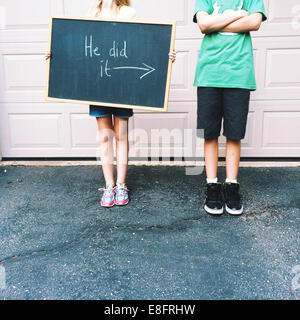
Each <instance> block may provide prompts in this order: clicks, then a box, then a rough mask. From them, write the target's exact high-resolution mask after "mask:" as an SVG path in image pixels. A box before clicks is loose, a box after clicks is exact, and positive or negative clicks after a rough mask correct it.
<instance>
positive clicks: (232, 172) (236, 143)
mask: <svg viewBox="0 0 300 320" xmlns="http://www.w3.org/2000/svg"><path fill="white" fill-rule="evenodd" d="M240 155H241V141H240V140H230V139H227V143H226V177H227V179H228V180H230V181H234V180H237V178H238V172H239V165H240Z"/></svg>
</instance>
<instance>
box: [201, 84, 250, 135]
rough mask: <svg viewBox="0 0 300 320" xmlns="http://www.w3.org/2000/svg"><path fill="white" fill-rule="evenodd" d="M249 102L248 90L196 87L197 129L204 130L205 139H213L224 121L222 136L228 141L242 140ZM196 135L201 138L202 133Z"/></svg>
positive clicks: (218, 133)
mask: <svg viewBox="0 0 300 320" xmlns="http://www.w3.org/2000/svg"><path fill="white" fill-rule="evenodd" d="M249 100H250V90H248V89H239V88H211V87H198V119H197V129H204V138H205V139H207V140H210V139H215V138H217V137H219V136H220V131H221V127H222V119H224V123H223V135H224V136H225V137H226V138H228V139H230V140H241V139H244V137H245V133H246V125H247V119H248V112H249ZM198 132H199V131H198ZM202 132H203V131H202ZM198 135H200V136H201V137H202V138H203V133H202V134H201V132H199V134H198Z"/></svg>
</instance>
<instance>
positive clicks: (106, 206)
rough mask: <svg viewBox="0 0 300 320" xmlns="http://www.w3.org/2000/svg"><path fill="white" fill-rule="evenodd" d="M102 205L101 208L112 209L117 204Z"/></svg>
mask: <svg viewBox="0 0 300 320" xmlns="http://www.w3.org/2000/svg"><path fill="white" fill-rule="evenodd" d="M100 205H101V207H103V208H111V207H113V206H114V205H115V204H114V203H113V204H110V205H109V204H102V203H100Z"/></svg>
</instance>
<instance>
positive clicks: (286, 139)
mask: <svg viewBox="0 0 300 320" xmlns="http://www.w3.org/2000/svg"><path fill="white" fill-rule="evenodd" d="M263 122H264V130H263V147H264V148H273V147H277V148H278V147H279V148H298V149H299V150H300V130H299V124H300V112H298V111H288V110H278V111H265V112H264V120H263Z"/></svg>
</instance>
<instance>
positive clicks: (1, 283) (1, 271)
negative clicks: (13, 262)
mask: <svg viewBox="0 0 300 320" xmlns="http://www.w3.org/2000/svg"><path fill="white" fill-rule="evenodd" d="M4 289H6V274H5V268H4V267H3V266H0V290H4Z"/></svg>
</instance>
